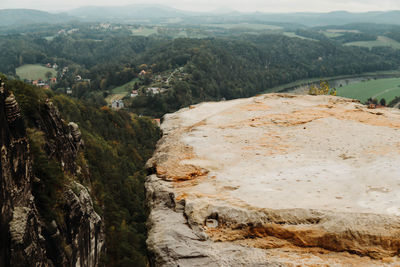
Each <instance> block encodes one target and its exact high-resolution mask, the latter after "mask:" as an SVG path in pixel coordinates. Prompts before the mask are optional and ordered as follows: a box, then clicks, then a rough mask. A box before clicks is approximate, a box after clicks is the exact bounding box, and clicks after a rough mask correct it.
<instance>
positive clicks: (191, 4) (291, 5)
mask: <svg viewBox="0 0 400 267" xmlns="http://www.w3.org/2000/svg"><path fill="white" fill-rule="evenodd" d="M2 2H3V3H2V7H1V8H0V9H15V8H26V9H37V10H43V11H49V12H61V11H68V10H70V9H75V8H79V7H85V6H125V5H135V4H138V5H143V4H146V5H154V4H156V5H157V4H158V5H163V6H169V7H173V8H177V9H181V10H187V11H214V10H236V11H241V12H255V11H260V12H266V13H295V12H331V11H348V12H354V13H358V12H367V11H390V10H400V1H397V0H381V1H380V2H377V1H375V0H354V1H347V0H323V1H321V0H319V1H318V0H280V1H279V3H278V4H277V3H276V1H272V0H266V1H262V0H248V1H247V2H246V5H245V6H243V2H242V1H238V0H220V1H218V2H216V1H211V0H203V1H201V0H164V1H160V0H149V1H146V2H144V1H132V0H114V1H112V2H110V1H108V0H97V1H96V0H69V1H66V0H56V1H51V0H39V1H35V3H32V1H31V0H2Z"/></svg>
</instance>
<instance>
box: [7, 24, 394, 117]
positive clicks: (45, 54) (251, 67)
mask: <svg viewBox="0 0 400 267" xmlns="http://www.w3.org/2000/svg"><path fill="white" fill-rule="evenodd" d="M90 29H91V28H90V27H83V30H79V31H76V32H75V31H72V33H71V34H59V35H57V36H55V37H54V38H51V39H45V38H43V37H41V36H43V34H42V33H31V34H24V35H20V34H15V35H7V37H6V38H5V37H0V61H1V62H3V63H4V64H2V65H1V66H0V71H1V72H3V73H6V74H8V75H10V76H15V75H16V74H15V69H16V68H17V67H19V66H22V65H24V64H46V63H48V62H52V63H57V64H58V66H59V69H61V68H63V67H68V69H69V70H68V72H67V73H65V75H63V76H62V77H60V76H58V83H57V85H56V86H55V89H54V90H55V91H58V92H64V93H65V88H68V87H72V89H73V96H75V97H77V98H79V99H85V100H88V101H91V102H92V103H95V104H98V105H106V102H105V101H104V98H106V97H107V96H108V95H109V94H110V92H111V91H112V90H113V88H116V87H118V86H121V85H124V84H126V83H128V82H130V81H132V80H133V79H138V78H142V79H140V81H138V86H139V87H145V86H151V84H152V82H153V80H154V78H155V77H156V76H157V75H161V74H163V73H166V72H173V71H174V70H175V69H177V68H184V69H183V72H184V73H185V76H184V77H182V78H181V79H179V80H177V81H174V82H172V83H171V84H168V88H167V89H168V90H167V91H166V93H163V94H159V95H156V94H145V93H143V94H140V95H139V97H136V98H135V99H134V100H132V101H128V106H129V109H130V110H131V111H133V112H135V113H137V114H143V115H151V116H156V117H160V116H162V115H163V114H165V113H166V112H172V111H175V110H177V109H179V108H181V107H184V106H187V105H189V104H192V103H197V102H200V101H204V100H220V99H222V98H224V99H232V98H238V97H246V96H251V95H254V94H256V93H260V92H265V91H268V90H269V89H270V88H273V87H274V86H276V85H280V84H284V83H289V82H293V81H295V80H298V79H304V78H316V77H327V76H335V75H344V74H358V73H362V72H371V71H380V70H390V69H396V68H398V66H399V63H400V55H399V53H398V52H397V50H395V49H392V48H390V47H376V48H373V49H371V50H370V49H367V48H363V47H355V46H343V45H342V43H344V42H349V41H358V40H373V39H374V38H376V37H375V35H374V34H372V33H361V32H360V33H355V34H351V33H349V32H346V33H343V34H342V35H340V36H338V37H335V38H331V39H329V38H326V37H323V36H324V35H322V34H321V33H318V32H317V31H313V30H297V32H296V33H297V34H298V35H303V36H305V37H307V38H311V39H300V38H290V37H287V36H284V35H282V34H274V33H270V34H258V35H254V34H251V35H249V34H239V35H232V36H230V37H224V38H215V37H212V38H203V39H196V38H177V39H170V38H161V37H144V36H129V35H127V34H126V33H124V30H123V29H119V28H118V30H116V31H111V32H108V31H99V30H93V29H92V30H90ZM391 34H394V32H393V33H391ZM95 37H96V38H98V39H94V38H95ZM313 38H315V39H313ZM317 39H318V40H317ZM143 69H145V70H146V71H147V75H146V76H145V77H139V72H140V71H141V70H143ZM59 74H60V73H59ZM77 75H79V76H82V77H84V78H86V79H89V80H90V83H84V82H80V83H77V82H76V81H75V77H76V76H77Z"/></svg>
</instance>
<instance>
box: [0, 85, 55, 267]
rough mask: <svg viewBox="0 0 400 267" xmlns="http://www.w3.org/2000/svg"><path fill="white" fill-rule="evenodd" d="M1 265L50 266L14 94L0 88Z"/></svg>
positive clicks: (30, 161) (27, 147)
mask: <svg viewBox="0 0 400 267" xmlns="http://www.w3.org/2000/svg"><path fill="white" fill-rule="evenodd" d="M0 107H1V108H0V125H1V130H0V133H1V135H0V146H1V173H0V207H1V216H0V265H1V266H51V262H50V261H48V259H47V257H46V248H45V242H44V238H43V235H42V232H43V231H42V227H41V223H40V219H39V214H38V211H37V209H36V205H35V202H34V198H33V195H32V192H31V187H32V179H33V174H32V160H31V157H30V154H29V144H28V140H27V138H26V136H25V128H24V123H23V120H22V118H21V116H20V113H19V109H18V106H17V105H16V102H15V99H14V96H13V95H8V92H7V91H6V90H5V88H4V84H2V85H1V87H0Z"/></svg>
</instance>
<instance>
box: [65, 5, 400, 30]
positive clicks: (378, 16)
mask: <svg viewBox="0 0 400 267" xmlns="http://www.w3.org/2000/svg"><path fill="white" fill-rule="evenodd" d="M67 13H68V14H69V15H71V16H74V17H78V18H80V19H83V20H86V21H93V20H95V21H104V20H107V21H118V22H126V23H129V22H132V21H139V20H143V21H144V20H146V21H148V22H161V21H162V22H167V21H168V20H165V19H171V18H181V19H182V20H180V22H183V23H187V24H190V23H196V24H197V23H200V24H202V23H205V24H208V23H213V22H216V23H218V22H229V21H230V22H240V21H261V22H262V21H264V22H280V23H292V24H302V25H305V26H311V27H312V26H325V25H344V24H349V23H385V24H400V11H386V12H384V11H374V12H364V13H350V12H347V11H334V12H329V13H311V12H310V13H307V12H305V13H289V14H276V13H263V12H253V13H242V12H238V11H233V10H231V9H229V8H227V9H221V8H220V9H217V10H215V11H214V12H191V11H184V10H179V9H175V8H171V7H168V6H163V5H127V6H119V7H117V6H112V7H104V6H103V7H101V6H87V7H81V8H77V9H73V10H70V11H68V12H67Z"/></svg>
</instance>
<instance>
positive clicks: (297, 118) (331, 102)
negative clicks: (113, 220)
mask: <svg viewBox="0 0 400 267" xmlns="http://www.w3.org/2000/svg"><path fill="white" fill-rule="evenodd" d="M161 128H162V130H163V134H164V135H163V138H162V139H161V140H160V141H159V144H158V147H157V150H156V152H155V154H154V156H153V158H152V159H150V160H149V162H148V163H147V165H148V169H149V170H150V171H151V174H150V175H149V176H148V178H147V181H146V189H147V199H148V204H149V207H150V209H151V213H150V216H149V220H148V226H149V238H148V240H147V243H148V247H149V250H150V252H151V253H152V260H153V261H152V264H153V265H154V266H178V265H179V266H297V265H300V266H327V265H328V266H400V111H399V110H395V109H390V108H379V109H368V108H367V107H366V106H364V105H362V104H360V103H359V102H357V101H353V100H350V99H345V98H339V97H333V96H305V95H302V96H300V95H291V94H267V95H261V96H257V97H253V98H248V99H239V100H233V101H226V102H218V103H202V104H199V105H196V106H191V107H190V108H186V109H182V110H180V111H178V112H176V113H174V114H168V115H166V116H165V118H164V122H163V124H162V126H161Z"/></svg>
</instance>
